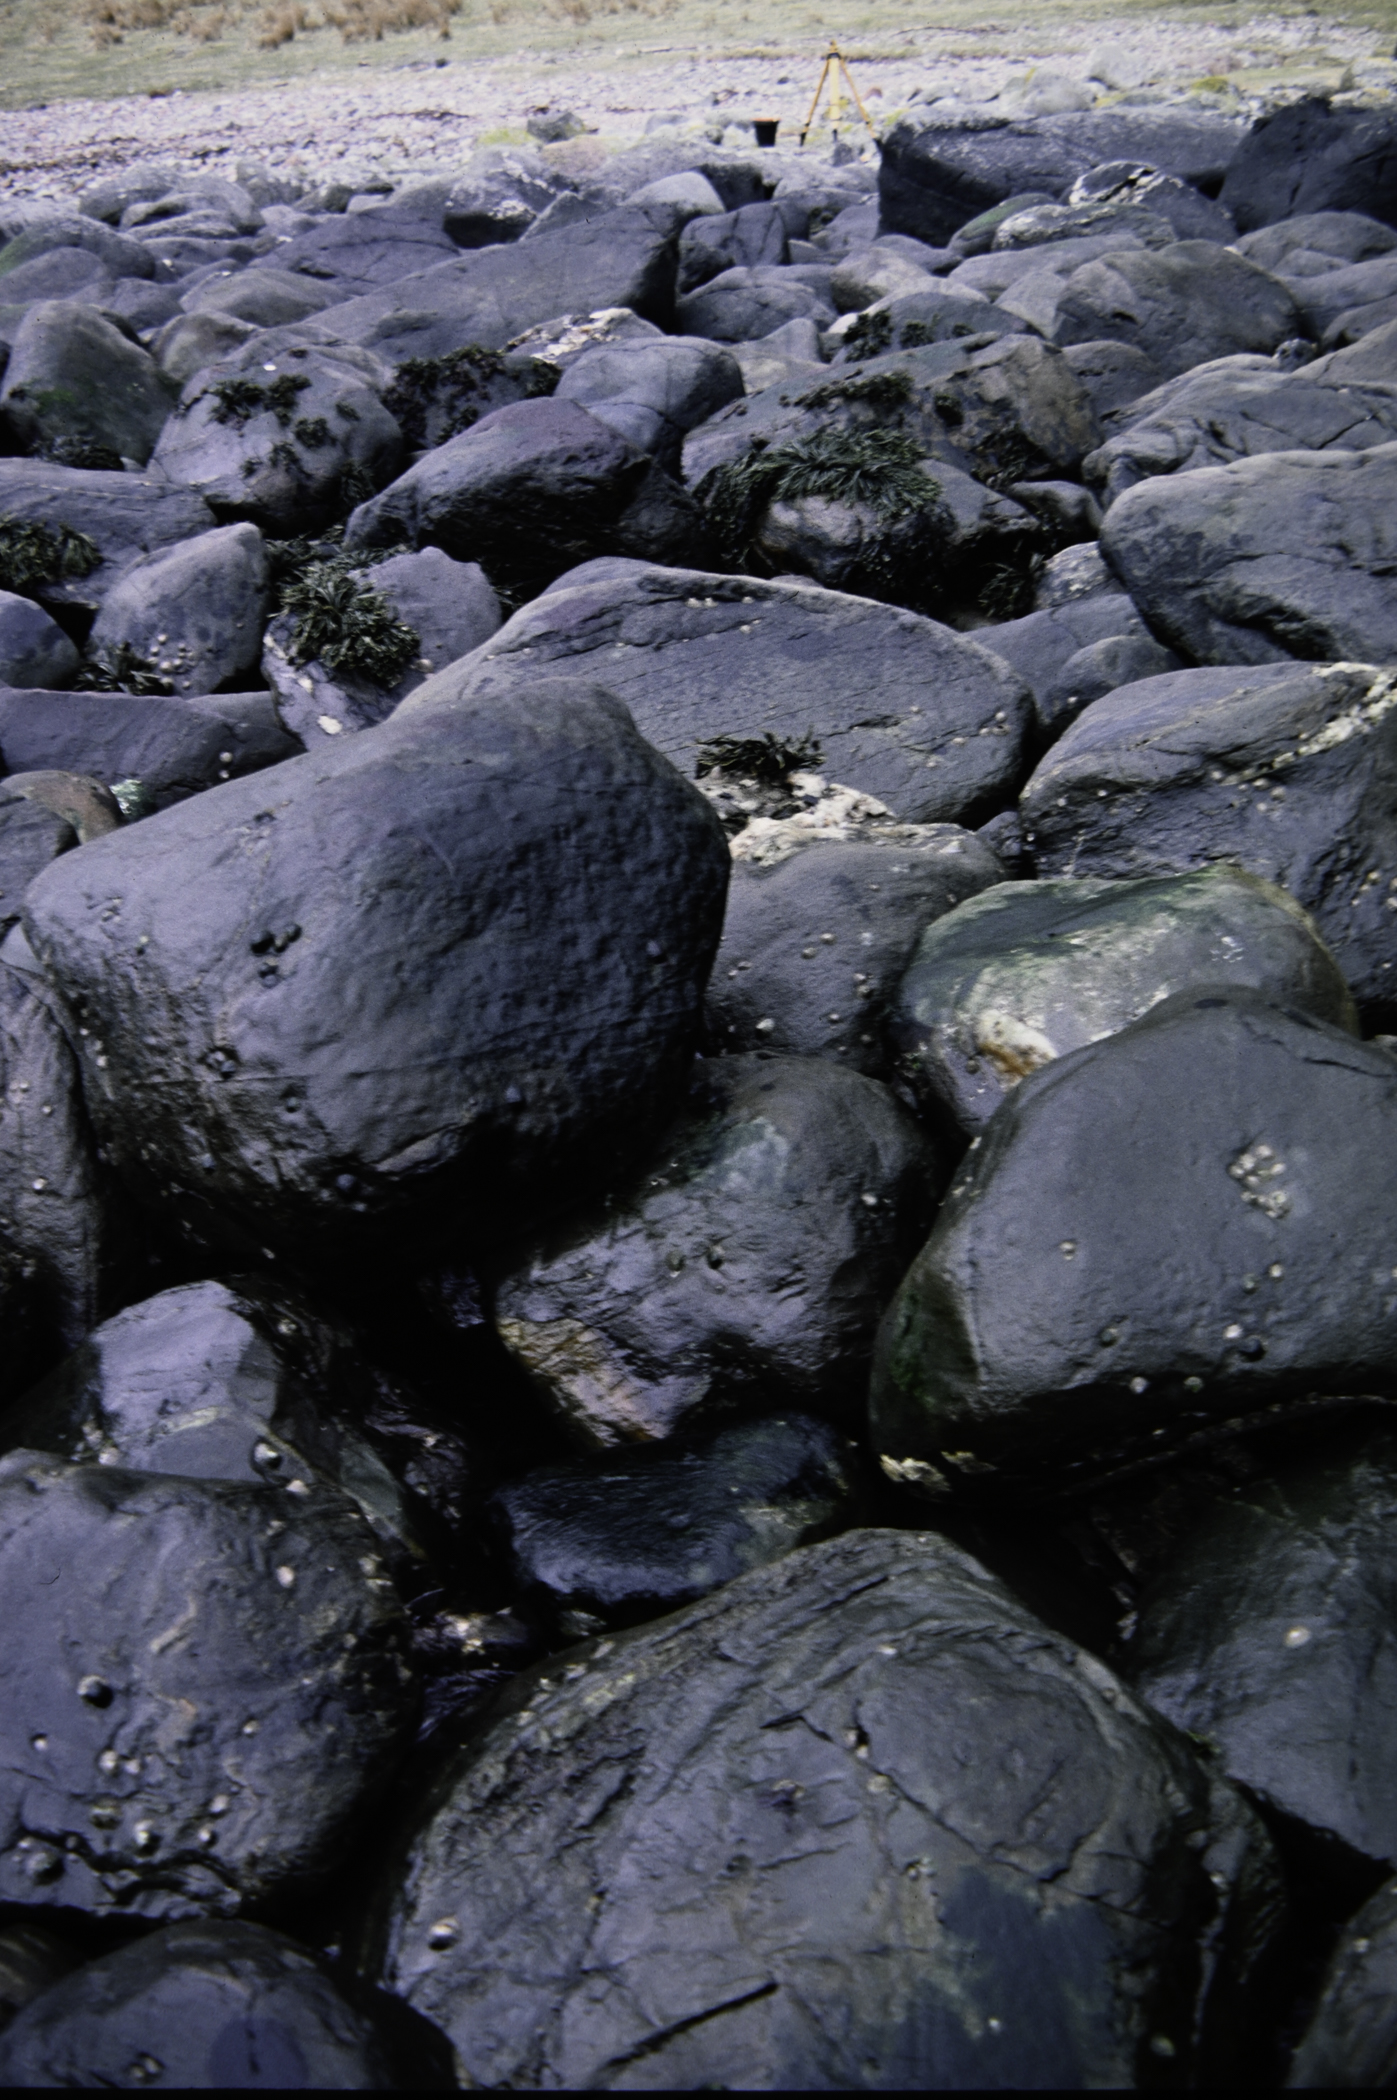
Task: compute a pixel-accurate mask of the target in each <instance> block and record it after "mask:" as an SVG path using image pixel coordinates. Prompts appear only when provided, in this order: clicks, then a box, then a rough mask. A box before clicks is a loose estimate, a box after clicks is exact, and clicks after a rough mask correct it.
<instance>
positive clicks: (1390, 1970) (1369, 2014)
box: [1286, 1881, 1397, 2092]
mask: <svg viewBox="0 0 1397 2100" xmlns="http://www.w3.org/2000/svg"><path fill="white" fill-rule="evenodd" d="M1394 2005H1397V1882H1392V1881H1388V1882H1384V1884H1383V1886H1382V1887H1381V1888H1380V1889H1379V1890H1378V1892H1377V1894H1376V1895H1375V1896H1371V1897H1370V1898H1369V1899H1368V1901H1367V1902H1366V1903H1365V1904H1364V1905H1363V1907H1362V1909H1361V1910H1358V1911H1356V1912H1355V1913H1354V1915H1353V1916H1352V1917H1351V1918H1350V1919H1349V1921H1348V1923H1347V1924H1346V1925H1345V1927H1344V1930H1343V1934H1342V1936H1341V1938H1340V1940H1339V1944H1338V1946H1337V1947H1336V1948H1335V1950H1334V1953H1333V1955H1332V1957H1331V1959H1330V1963H1329V1967H1328V1969H1327V1971H1326V1972H1325V1977H1324V1983H1323V1987H1322V1989H1321V1991H1320V1997H1319V2003H1318V2004H1317V2006H1316V2007H1315V2011H1314V2017H1313V2019H1312V2020H1311V2022H1310V2025H1309V2027H1308V2028H1307V2029H1306V2031H1305V2034H1304V2036H1303V2037H1302V2039H1301V2042H1300V2046H1299V2047H1298V2049H1297V2050H1296V2052H1295V2056H1294V2059H1293V2061H1292V2063H1291V2067H1290V2076H1289V2077H1288V2078H1287V2080H1286V2084H1287V2086H1288V2087H1290V2088H1292V2089H1293V2090H1295V2091H1299V2092H1313V2091H1321V2092H1322V2091H1325V2090H1326V2089H1327V2090H1329V2091H1332V2090H1333V2089H1334V2088H1335V2087H1341V2088H1347V2089H1351V2090H1358V2091H1369V2092H1371V2091H1374V2090H1377V2091H1388V2090H1390V2089H1391V2087H1392V2086H1393V2085H1394V2084H1397V2020H1394V2018H1393V2008H1394Z"/></svg>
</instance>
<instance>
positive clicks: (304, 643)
mask: <svg viewBox="0 0 1397 2100" xmlns="http://www.w3.org/2000/svg"><path fill="white" fill-rule="evenodd" d="M281 603H282V608H283V610H284V611H286V612H288V613H290V614H291V615H292V616H293V621H294V624H293V626H292V629H291V636H290V643H289V646H288V648H287V652H286V653H287V655H288V656H289V657H290V659H291V661H292V663H295V664H306V663H310V662H311V661H312V660H313V659H317V660H318V661H319V662H321V663H322V664H324V666H325V668H326V670H327V671H355V672H357V673H358V674H359V675H360V677H363V678H369V679H372V680H373V682H374V684H375V685H379V686H382V687H384V688H385V689H387V688H389V687H392V686H395V685H396V684H397V682H398V680H399V679H400V678H401V677H402V675H403V673H404V671H406V669H407V668H408V665H409V664H410V663H411V662H412V661H413V659H414V658H415V657H416V655H417V653H418V651H419V650H420V648H421V646H422V640H421V636H420V635H419V634H418V633H417V632H416V630H415V629H414V628H411V627H409V626H408V625H407V623H406V621H404V620H400V619H399V618H398V616H397V614H396V613H395V612H394V610H393V608H392V606H391V605H390V604H389V603H388V600H387V599H386V598H385V597H384V595H383V593H382V591H376V590H375V589H374V588H373V586H372V585H371V584H367V583H365V582H364V581H363V580H362V579H361V578H360V577H357V576H354V575H352V574H351V573H350V570H349V568H348V566H347V564H346V563H345V562H344V559H343V557H341V558H340V559H339V560H336V561H328V562H311V563H310V564H309V565H308V566H307V567H306V568H304V569H302V570H301V572H300V574H299V575H297V576H296V577H295V578H294V580H293V581H291V582H289V583H286V584H284V585H283V587H282V591H281Z"/></svg>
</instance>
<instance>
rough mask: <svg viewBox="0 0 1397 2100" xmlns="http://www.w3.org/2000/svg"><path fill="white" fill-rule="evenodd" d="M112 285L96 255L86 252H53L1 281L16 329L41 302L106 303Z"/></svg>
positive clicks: (19, 268) (36, 257)
mask: <svg viewBox="0 0 1397 2100" xmlns="http://www.w3.org/2000/svg"><path fill="white" fill-rule="evenodd" d="M114 283H115V279H114V278H113V276H112V273H111V271H110V270H109V269H108V268H107V266H106V264H105V263H104V262H103V261H102V259H101V257H100V256H98V255H93V254H91V253H90V252H89V251H88V250H87V249H85V248H52V249H50V250H49V251H48V253H47V254H45V255H36V256H35V257H34V259H33V261H32V262H26V263H21V264H19V266H18V267H17V268H16V269H13V270H11V271H10V273H9V275H8V276H7V277H5V278H3V279H0V291H3V292H4V295H5V299H4V305H5V311H6V313H7V315H9V316H10V317H11V320H12V324H13V326H15V327H18V325H19V323H20V321H21V320H22V319H23V317H24V315H25V314H26V313H27V312H28V310H29V308H30V307H31V306H37V305H38V304H39V302H40V300H44V299H65V300H72V301H73V302H74V303H75V304H77V305H81V306H92V305H97V304H99V303H101V302H102V301H103V300H104V299H106V298H107V297H108V296H109V294H110V292H111V289H112V287H113V285H114Z"/></svg>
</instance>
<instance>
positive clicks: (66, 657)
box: [0, 591, 82, 689]
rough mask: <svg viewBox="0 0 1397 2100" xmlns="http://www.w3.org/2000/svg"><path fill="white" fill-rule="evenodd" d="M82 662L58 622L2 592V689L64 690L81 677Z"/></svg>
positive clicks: (26, 600)
mask: <svg viewBox="0 0 1397 2100" xmlns="http://www.w3.org/2000/svg"><path fill="white" fill-rule="evenodd" d="M81 662H82V658H81V657H80V656H79V655H78V652H77V650H76V649H75V648H74V647H73V644H72V643H71V642H70V641H69V639H68V637H67V635H66V634H65V633H64V632H63V629H62V628H61V627H60V626H59V625H58V623H57V621H56V620H51V619H50V618H49V616H48V614H47V613H46V612H45V611H44V609H43V607H42V606H39V605H35V603H34V602H33V600H32V599H30V598H20V597H17V596H16V595H15V593H14V592H13V591H0V685H37V686H52V687H55V688H59V689H61V688H62V687H63V686H68V685H71V684H72V682H73V680H74V679H75V678H76V677H77V675H78V667H79V665H80V664H81Z"/></svg>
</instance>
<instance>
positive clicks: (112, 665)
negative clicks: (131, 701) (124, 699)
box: [73, 642, 174, 694]
mask: <svg viewBox="0 0 1397 2100" xmlns="http://www.w3.org/2000/svg"><path fill="white" fill-rule="evenodd" d="M73 687H74V690H75V691H76V692H79V693H143V694H151V693H172V692H173V691H174V687H173V686H172V685H171V683H170V681H169V679H168V678H162V677H161V675H160V673H159V672H158V671H157V670H156V668H155V665H154V664H153V663H151V662H150V660H149V658H148V657H144V656H142V655H141V654H140V652H139V651H138V650H136V649H133V648H132V646H131V644H130V643H129V642H118V643H117V644H116V646H115V648H110V649H97V650H94V652H93V654H92V655H91V656H90V657H89V658H88V660H87V662H86V663H85V664H84V665H83V667H82V669H81V671H79V673H78V675H77V677H76V678H75V679H74V680H73Z"/></svg>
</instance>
